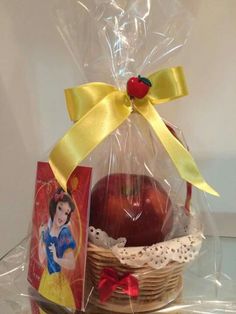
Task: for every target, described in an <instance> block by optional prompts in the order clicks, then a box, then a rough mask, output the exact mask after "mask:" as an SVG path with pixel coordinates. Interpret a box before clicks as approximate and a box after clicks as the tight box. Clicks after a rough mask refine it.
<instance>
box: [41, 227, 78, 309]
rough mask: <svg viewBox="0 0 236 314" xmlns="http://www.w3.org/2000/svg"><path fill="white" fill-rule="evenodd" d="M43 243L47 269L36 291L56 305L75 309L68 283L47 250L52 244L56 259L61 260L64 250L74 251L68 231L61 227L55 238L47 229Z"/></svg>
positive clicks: (73, 244) (72, 240)
mask: <svg viewBox="0 0 236 314" xmlns="http://www.w3.org/2000/svg"><path fill="white" fill-rule="evenodd" d="M43 241H44V244H45V248H46V255H47V267H46V269H45V270H44V272H43V275H42V277H41V281H40V285H39V289H38V291H39V293H40V294H41V295H42V296H43V297H45V298H46V299H48V300H50V301H52V302H54V303H56V304H59V305H62V306H64V307H69V308H71V309H75V308H76V306H75V301H74V296H73V292H72V290H71V287H70V283H69V281H68V279H67V278H66V276H65V275H64V274H63V271H62V269H61V266H60V265H59V264H57V263H56V262H55V261H54V259H53V254H52V252H51V251H50V249H49V246H51V245H52V244H54V245H55V248H56V254H57V257H58V258H63V255H64V253H65V251H66V250H68V249H73V250H74V249H75V246H76V244H75V241H74V239H73V237H72V234H71V232H70V229H69V228H68V227H67V226H63V227H62V229H61V231H60V233H59V235H58V237H55V236H51V235H50V230H49V228H47V230H46V231H45V232H44V235H43Z"/></svg>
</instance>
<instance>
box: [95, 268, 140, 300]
mask: <svg viewBox="0 0 236 314" xmlns="http://www.w3.org/2000/svg"><path fill="white" fill-rule="evenodd" d="M117 288H121V289H122V292H123V293H124V294H127V295H129V296H131V297H137V296H138V295H139V285H138V279H137V278H136V277H134V276H133V275H131V274H130V273H124V274H123V275H119V273H118V272H117V271H116V270H115V269H113V268H104V269H103V271H102V273H101V276H100V280H99V283H98V290H99V299H100V301H101V302H106V300H108V299H109V298H110V296H111V295H112V293H113V292H114V291H115V290H116V289H117Z"/></svg>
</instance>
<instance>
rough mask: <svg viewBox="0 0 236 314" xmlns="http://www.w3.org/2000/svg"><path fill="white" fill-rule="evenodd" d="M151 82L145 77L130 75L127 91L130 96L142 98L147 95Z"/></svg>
mask: <svg viewBox="0 0 236 314" xmlns="http://www.w3.org/2000/svg"><path fill="white" fill-rule="evenodd" d="M151 86H152V83H151V82H150V81H149V79H147V78H146V77H142V76H140V75H139V76H138V77H131V78H130V79H129V80H128V82H127V93H128V95H129V96H130V97H134V98H143V97H145V96H146V95H147V93H148V91H149V88H150V87H151Z"/></svg>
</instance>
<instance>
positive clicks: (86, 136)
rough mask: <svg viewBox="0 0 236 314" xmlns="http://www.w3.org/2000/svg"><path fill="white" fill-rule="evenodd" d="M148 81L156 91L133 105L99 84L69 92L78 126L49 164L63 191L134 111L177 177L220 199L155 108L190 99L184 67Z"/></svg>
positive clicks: (124, 95)
mask: <svg viewBox="0 0 236 314" xmlns="http://www.w3.org/2000/svg"><path fill="white" fill-rule="evenodd" d="M149 80H150V81H151V83H152V87H151V88H150V90H149V93H148V94H147V96H145V97H144V98H143V99H141V100H140V99H132V100H131V99H130V97H129V96H128V95H127V93H126V92H124V91H120V90H118V89H117V88H116V87H114V86H112V85H108V84H106V83H99V82H98V83H96V82H95V83H89V84H85V85H81V86H78V87H74V88H70V89H66V90H65V95H66V102H67V109H68V112H69V115H70V118H71V120H72V121H74V122H75V124H74V125H73V126H72V127H71V128H70V129H69V131H68V132H67V133H66V134H65V135H64V137H63V138H62V139H61V140H60V141H59V142H58V143H57V144H56V146H55V147H54V149H53V150H52V152H51V154H50V158H49V163H50V165H51V168H52V170H53V172H54V175H55V177H56V179H57V180H58V182H59V184H60V185H61V186H62V188H63V189H64V190H66V189H67V181H68V179H69V177H70V175H71V173H72V172H73V170H74V169H75V168H76V166H77V165H78V164H79V163H80V162H81V161H82V160H84V159H85V158H86V157H87V156H88V155H89V154H90V153H91V152H92V150H93V149H94V148H95V147H96V146H97V145H98V144H99V143H101V142H102V141H103V140H104V139H105V138H106V137H107V136H108V135H109V134H111V133H112V132H113V131H114V130H116V129H117V128H118V127H119V126H120V125H121V124H122V123H123V122H124V121H125V120H126V119H127V118H128V117H129V115H130V114H131V113H132V111H133V110H135V111H137V112H138V113H140V114H141V115H142V116H143V117H144V118H145V119H146V120H147V122H148V123H149V124H150V125H151V126H152V128H153V130H154V132H155V134H156V136H157V137H158V138H159V140H160V141H161V143H162V145H163V146H164V148H165V149H166V151H167V153H168V155H169V156H170V158H171V160H172V162H173V163H174V165H175V167H176V169H177V170H178V172H179V175H180V176H181V177H182V178H183V179H184V180H186V181H187V182H189V183H191V184H192V185H194V186H196V187H197V188H199V189H200V190H202V191H205V192H207V193H210V194H213V195H216V196H218V195H219V194H218V193H217V192H216V191H215V190H214V189H213V188H212V187H211V186H209V185H208V184H207V183H206V181H205V180H204V178H203V177H202V175H201V174H200V172H199V170H198V168H197V165H196V163H195V162H194V160H193V158H192V156H191V155H190V153H189V152H188V151H187V150H186V149H185V147H184V146H183V145H182V144H181V143H180V142H179V141H178V140H177V139H176V138H175V137H174V136H173V135H172V133H171V132H170V131H169V129H168V128H167V127H166V125H165V123H164V122H163V120H162V119H161V117H160V116H159V114H158V113H157V111H156V110H155V108H154V105H157V104H161V103H166V102H169V101H171V100H174V99H176V98H179V97H182V96H185V95H187V94H188V91H187V86H186V83H185V79H184V73H183V69H182V67H175V68H168V69H164V70H161V71H158V72H156V73H153V74H152V75H150V76H149Z"/></svg>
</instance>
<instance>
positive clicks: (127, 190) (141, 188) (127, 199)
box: [90, 173, 172, 246]
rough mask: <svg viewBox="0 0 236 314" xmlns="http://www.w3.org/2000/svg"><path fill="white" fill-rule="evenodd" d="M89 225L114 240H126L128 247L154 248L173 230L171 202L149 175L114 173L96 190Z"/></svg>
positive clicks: (102, 180)
mask: <svg viewBox="0 0 236 314" xmlns="http://www.w3.org/2000/svg"><path fill="white" fill-rule="evenodd" d="M90 225H92V226H94V227H95V228H100V229H102V230H103V231H106V232H107V234H108V235H109V236H110V237H113V238H115V239H116V238H119V237H125V238H126V239H127V246H145V245H152V244H154V243H157V242H161V241H163V240H164V237H165V235H166V234H167V233H168V232H169V231H170V229H171V227H172V209H171V201H170V199H169V197H168V195H167V193H166V192H165V190H164V189H163V188H162V186H161V185H160V184H159V183H158V182H157V181H156V180H155V179H153V178H151V177H149V176H145V175H135V174H124V173H116V174H111V175H108V176H106V177H104V178H102V179H101V180H100V181H98V182H97V184H96V185H95V186H94V188H93V191H92V195H91V214H90Z"/></svg>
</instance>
